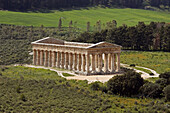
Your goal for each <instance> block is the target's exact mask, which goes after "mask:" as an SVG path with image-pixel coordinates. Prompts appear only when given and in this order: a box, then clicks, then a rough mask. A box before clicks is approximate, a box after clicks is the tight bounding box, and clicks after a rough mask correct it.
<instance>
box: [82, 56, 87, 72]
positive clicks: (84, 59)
mask: <svg viewBox="0 0 170 113" xmlns="http://www.w3.org/2000/svg"><path fill="white" fill-rule="evenodd" d="M82 56H83V65H82V68H83V69H82V71H83V72H85V71H86V56H85V54H83V55H82Z"/></svg>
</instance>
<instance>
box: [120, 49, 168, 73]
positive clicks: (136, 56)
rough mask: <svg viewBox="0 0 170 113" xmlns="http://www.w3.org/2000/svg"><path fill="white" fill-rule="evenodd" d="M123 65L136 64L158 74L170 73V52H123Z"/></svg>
mask: <svg viewBox="0 0 170 113" xmlns="http://www.w3.org/2000/svg"><path fill="white" fill-rule="evenodd" d="M121 63H125V64H129V65H130V64H135V65H137V66H144V67H147V68H150V69H153V70H155V71H156V72H157V73H164V72H168V71H170V53H168V52H137V51H136V52H135V51H131V52H122V54H121Z"/></svg>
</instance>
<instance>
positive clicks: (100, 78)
mask: <svg viewBox="0 0 170 113" xmlns="http://www.w3.org/2000/svg"><path fill="white" fill-rule="evenodd" d="M15 66H17V65H15ZM23 66H25V67H31V68H42V69H49V70H51V71H55V72H57V73H58V75H59V76H61V77H63V78H66V79H68V80H71V79H76V80H87V81H88V83H92V82H95V81H100V82H103V83H104V82H107V81H108V80H109V79H111V78H112V77H113V76H116V75H121V74H112V75H91V76H83V75H79V74H75V73H74V72H73V71H69V70H64V71H61V70H57V69H54V68H51V67H44V66H34V65H27V64H26V65H23ZM121 66H123V67H126V68H129V69H133V68H131V67H130V66H129V65H127V64H121ZM136 67H140V68H144V69H147V70H150V71H151V72H152V73H154V76H150V75H149V74H148V73H146V72H144V71H141V70H137V69H134V70H135V71H136V72H138V73H142V74H141V76H142V77H143V78H144V79H147V78H150V77H159V74H158V73H156V71H154V70H152V69H149V68H146V67H141V66H136ZM63 73H68V74H71V75H74V76H70V77H65V76H63Z"/></svg>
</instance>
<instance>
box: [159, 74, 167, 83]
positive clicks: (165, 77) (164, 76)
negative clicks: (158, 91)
mask: <svg viewBox="0 0 170 113" xmlns="http://www.w3.org/2000/svg"><path fill="white" fill-rule="evenodd" d="M159 78H164V79H166V80H167V82H168V83H167V85H169V84H170V72H165V73H161V74H160V75H159Z"/></svg>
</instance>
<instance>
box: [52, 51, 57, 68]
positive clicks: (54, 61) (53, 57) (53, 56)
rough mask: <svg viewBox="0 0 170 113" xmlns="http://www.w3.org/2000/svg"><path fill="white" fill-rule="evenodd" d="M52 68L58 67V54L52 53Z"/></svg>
mask: <svg viewBox="0 0 170 113" xmlns="http://www.w3.org/2000/svg"><path fill="white" fill-rule="evenodd" d="M52 67H56V52H55V51H53V52H52Z"/></svg>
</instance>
